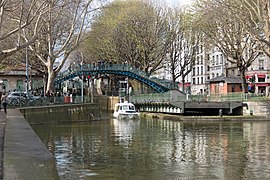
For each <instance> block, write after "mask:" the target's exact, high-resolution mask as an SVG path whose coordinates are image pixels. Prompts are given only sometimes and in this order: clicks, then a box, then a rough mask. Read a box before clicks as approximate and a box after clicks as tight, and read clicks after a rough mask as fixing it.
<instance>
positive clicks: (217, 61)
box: [216, 55, 219, 65]
mask: <svg viewBox="0 0 270 180" xmlns="http://www.w3.org/2000/svg"><path fill="white" fill-rule="evenodd" d="M218 63H219V61H218V55H216V65H218Z"/></svg>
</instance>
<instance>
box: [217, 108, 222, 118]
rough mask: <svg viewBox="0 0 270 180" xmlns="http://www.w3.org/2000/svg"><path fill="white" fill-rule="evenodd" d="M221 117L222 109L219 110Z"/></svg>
mask: <svg viewBox="0 0 270 180" xmlns="http://www.w3.org/2000/svg"><path fill="white" fill-rule="evenodd" d="M218 112H219V116H220V117H222V109H219V111H218Z"/></svg>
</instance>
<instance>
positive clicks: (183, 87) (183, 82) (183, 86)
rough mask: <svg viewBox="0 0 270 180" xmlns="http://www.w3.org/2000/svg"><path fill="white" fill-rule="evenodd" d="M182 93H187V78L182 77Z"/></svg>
mask: <svg viewBox="0 0 270 180" xmlns="http://www.w3.org/2000/svg"><path fill="white" fill-rule="evenodd" d="M182 92H183V93H185V78H184V77H182Z"/></svg>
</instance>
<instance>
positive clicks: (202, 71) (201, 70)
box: [201, 66, 203, 74]
mask: <svg viewBox="0 0 270 180" xmlns="http://www.w3.org/2000/svg"><path fill="white" fill-rule="evenodd" d="M201 74H203V66H201Z"/></svg>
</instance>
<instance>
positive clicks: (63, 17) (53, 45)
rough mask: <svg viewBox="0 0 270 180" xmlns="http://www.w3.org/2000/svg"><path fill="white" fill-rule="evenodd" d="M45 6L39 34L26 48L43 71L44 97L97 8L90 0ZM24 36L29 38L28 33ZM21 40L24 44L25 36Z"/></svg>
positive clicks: (58, 2) (56, 1)
mask: <svg viewBox="0 0 270 180" xmlns="http://www.w3.org/2000/svg"><path fill="white" fill-rule="evenodd" d="M45 5H46V8H47V12H46V14H45V16H43V17H42V21H41V23H42V26H41V27H42V31H41V33H40V34H39V36H38V39H37V40H36V41H35V43H34V44H31V45H30V46H29V48H30V50H31V51H33V52H34V53H35V55H36V56H37V57H38V58H39V60H40V61H41V62H42V64H44V65H45V67H46V70H45V71H46V75H47V87H46V92H47V93H48V92H50V91H52V90H53V87H54V79H55V77H56V75H57V74H58V73H59V71H60V70H61V68H62V67H63V65H64V63H65V62H66V60H67V59H68V57H69V55H70V53H71V52H72V51H73V50H75V49H76V48H77V47H78V45H79V43H80V42H81V41H82V40H83V35H84V34H85V32H86V31H87V30H88V29H89V25H90V22H91V12H93V11H95V10H96V9H98V8H99V6H98V5H97V4H94V0H87V1H84V0H63V1H58V0H51V1H45ZM25 34H32V31H31V29H30V30H29V31H28V32H27V33H25ZM24 38H25V40H26V41H28V38H27V37H26V36H24Z"/></svg>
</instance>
